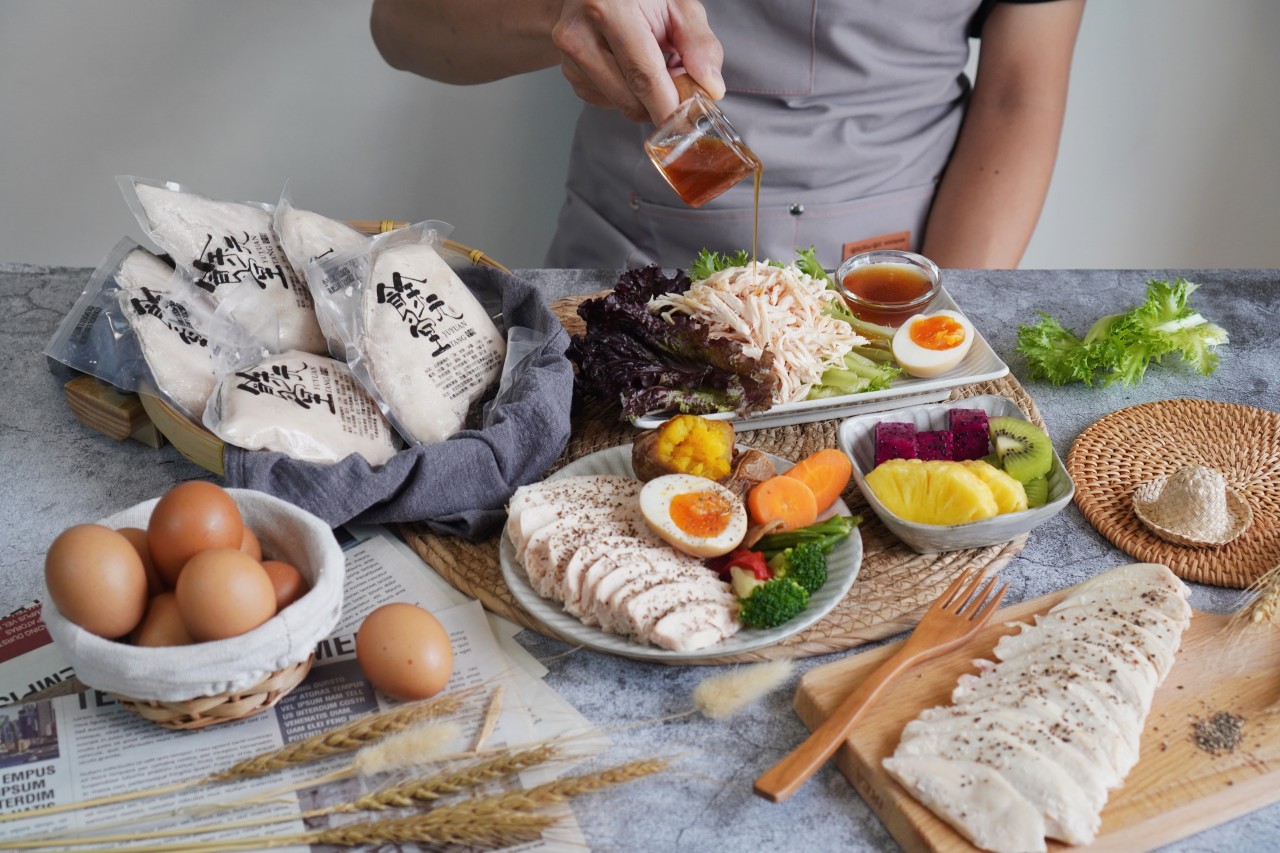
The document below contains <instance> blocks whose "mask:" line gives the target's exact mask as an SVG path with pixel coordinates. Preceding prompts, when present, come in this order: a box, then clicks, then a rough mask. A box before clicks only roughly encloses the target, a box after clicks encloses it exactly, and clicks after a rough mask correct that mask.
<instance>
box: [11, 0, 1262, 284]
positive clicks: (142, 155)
mask: <svg viewBox="0 0 1280 853" xmlns="http://www.w3.org/2000/svg"><path fill="white" fill-rule="evenodd" d="M513 2H515V0H513ZM1278 39H1280V3H1277V2H1276V0H1231V2H1229V3H1204V2H1201V0H1125V2H1114V0H1090V3H1089V5H1088V7H1087V9H1086V12H1085V17H1084V24H1083V28H1082V31H1081V35H1080V41H1079V44H1078V47H1077V50H1076V62H1075V70H1074V74H1073V77H1072V88H1071V98H1070V102H1069V106H1068V112H1067V125H1066V129H1065V132H1064V137H1063V143H1062V150H1061V154H1060V157H1059V162H1058V169H1057V172H1056V175H1055V179H1054V184H1053V188H1052V190H1051V192H1050V195H1049V199H1048V202H1047V204H1046V207H1045V211H1044V215H1043V217H1042V218H1041V222H1040V227H1039V230H1038V231H1037V234H1036V237H1035V239H1034V241H1033V242H1032V244H1031V247H1030V249H1029V251H1028V253H1027V256H1026V258H1025V259H1024V262H1023V266H1024V267H1138V268H1145V267H1154V268H1159V267H1214V266H1222V267H1280V239H1277V237H1280V234H1278V231H1280V227H1278V226H1280V168H1278V167H1277V161H1278V160H1280V50H1276V49H1275V45H1276V43H1277V40H1278ZM575 114H576V103H575V100H574V98H573V96H572V93H571V92H569V90H568V87H567V86H566V85H565V84H564V82H563V80H562V78H561V77H560V74H559V71H558V70H550V71H546V72H541V73H539V74H534V75H529V76H527V77H524V78H518V79H512V80H507V81H503V82H500V83H495V84H490V85H487V86H482V87H468V88H458V87H450V86H444V85H441V84H437V83H434V82H429V81H425V80H421V79H419V78H415V77H412V76H410V75H407V74H403V73H400V72H396V71H393V70H392V69H390V68H389V67H388V66H386V65H385V64H384V63H383V62H382V60H381V58H380V57H379V56H378V54H377V51H376V50H375V49H374V47H373V43H372V40H371V38H370V36H369V31H368V3H365V2H355V0H272V2H261V0H218V2H197V0H111V2H103V0H38V2H36V1H35V0H0V262H5V261H10V262H24V263H37V264H62V265H77V266H93V265H96V264H97V263H98V262H99V261H100V260H101V259H102V257H103V256H104V255H105V254H106V252H107V251H108V250H109V249H110V247H111V246H112V245H113V244H114V243H115V242H116V240H117V239H119V238H120V237H121V236H124V235H126V234H128V235H131V236H133V237H135V238H137V239H141V238H142V235H141V232H140V231H139V229H138V228H137V226H136V224H135V223H134V222H133V220H132V218H131V217H130V215H129V213H128V211H127V209H126V208H125V206H124V203H123V201H122V200H121V198H120V194H119V191H118V190H117V188H116V185H115V182H114V179H113V176H115V175H116V174H122V173H123V174H138V175H144V176H148V177H155V178H167V179H171V180H178V181H181V182H183V183H187V184H189V185H191V186H192V187H193V188H195V189H197V190H199V191H201V192H204V193H206V194H209V195H212V196H215V197H220V198H228V199H246V200H259V201H274V200H275V199H276V198H277V197H278V195H279V193H280V190H281V188H282V187H283V185H284V183H285V181H286V180H288V181H289V182H290V190H291V194H292V196H293V198H294V200H295V203H297V204H298V205H300V206H304V207H309V208H312V209H314V210H318V211H321V212H323V213H326V214H328V215H330V216H334V217H339V218H350V219H356V218H378V219H408V220H420V219H427V218H438V219H444V220H446V221H449V222H451V223H452V224H453V225H454V226H455V229H456V230H455V232H454V237H455V239H457V240H460V241H461V242H464V243H467V244H469V245H472V246H475V247H478V248H482V249H484V250H485V251H486V252H488V253H489V254H490V255H492V256H493V257H495V258H498V259H499V260H501V261H503V262H504V263H506V264H507V265H508V266H513V267H527V266H538V265H540V264H541V261H542V256H543V251H544V248H545V246H546V243H547V241H548V239H549V238H550V234H551V231H552V228H553V226H554V219H555V215H556V212H557V210H558V209H559V205H560V200H561V197H562V182H563V177H564V170H565V163H566V160H567V147H568V145H567V142H568V138H569V134H570V131H571V129H572V124H573V117H574V115H575Z"/></svg>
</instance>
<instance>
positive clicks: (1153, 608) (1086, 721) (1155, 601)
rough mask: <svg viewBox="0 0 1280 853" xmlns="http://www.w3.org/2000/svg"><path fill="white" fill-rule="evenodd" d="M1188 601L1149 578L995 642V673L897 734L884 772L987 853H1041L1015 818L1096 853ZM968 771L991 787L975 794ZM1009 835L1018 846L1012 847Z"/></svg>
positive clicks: (1164, 581) (1081, 601) (970, 680)
mask: <svg viewBox="0 0 1280 853" xmlns="http://www.w3.org/2000/svg"><path fill="white" fill-rule="evenodd" d="M1188 592H1189V591H1188V589H1187V587H1186V585H1185V584H1183V583H1182V582H1181V581H1180V580H1178V579H1177V578H1176V577H1175V576H1174V575H1173V573H1172V572H1170V571H1169V570H1168V569H1167V568H1165V567H1164V566H1159V565H1155V564H1138V565H1135V566H1126V567H1123V568H1121V569H1117V570H1115V571H1113V572H1109V573H1106V574H1104V575H1100V576H1098V577H1096V578H1093V579H1091V580H1090V581H1088V582H1086V583H1084V584H1082V585H1081V586H1080V587H1078V588H1077V589H1075V590H1073V591H1072V592H1071V593H1070V594H1069V595H1067V596H1066V597H1065V598H1064V599H1063V601H1062V602H1061V603H1059V604H1058V605H1056V606H1054V607H1053V608H1051V609H1050V611H1049V612H1048V613H1047V614H1045V615H1042V616H1041V617H1039V618H1038V619H1037V620H1036V623H1035V624H1034V625H1030V626H1024V627H1023V630H1022V631H1021V633H1016V634H1011V635H1008V636H1005V637H1003V638H1002V639H1001V640H1000V642H999V643H998V644H997V645H996V647H995V650H994V656H995V657H996V661H987V660H980V661H975V662H974V664H975V666H976V667H977V670H978V672H977V674H966V675H962V676H961V677H960V679H959V681H958V683H957V685H956V687H955V689H954V690H953V691H952V694H951V699H952V703H953V704H952V705H951V706H944V707H939V708H932V709H927V710H926V711H924V712H922V713H921V714H920V716H919V717H918V718H917V719H916V720H914V721H912V722H911V723H909V724H908V725H907V726H906V727H905V729H904V730H903V734H902V738H901V740H900V742H899V744H898V747H897V749H896V751H895V753H894V755H893V756H892V757H890V758H888V759H886V760H885V762H884V766H885V768H886V769H887V770H888V771H889V773H890V774H891V775H893V776H894V778H895V779H897V780H898V781H899V782H901V783H902V784H903V785H904V786H905V787H906V788H907V790H908V791H910V792H911V793H912V795H913V796H915V797H916V798H917V799H919V800H920V801H921V802H922V803H924V804H925V805H926V806H928V807H929V808H930V809H932V810H933V811H934V812H935V813H937V814H938V815H939V817H941V818H942V819H944V820H947V821H948V822H949V823H951V824H952V825H953V826H955V827H956V828H957V830H959V831H960V832H962V833H963V834H964V835H965V836H966V837H968V838H969V839H970V840H972V841H974V843H975V844H978V845H979V846H982V847H985V848H987V849H991V850H1001V851H1003V850H1037V849H1040V850H1042V849H1044V845H1043V837H1041V838H1036V839H1034V840H1033V839H1031V838H1029V837H1027V835H1026V833H1027V832H1035V831H1037V830H1036V829H1035V828H1034V821H1031V820H1028V819H1026V818H1025V815H1024V814H1023V811H1024V810H1023V806H1024V804H1025V805H1026V806H1028V807H1029V808H1031V809H1032V810H1033V811H1035V812H1036V813H1037V816H1038V817H1039V818H1040V819H1041V821H1042V824H1043V825H1042V827H1040V829H1039V831H1040V832H1042V833H1044V835H1047V836H1049V837H1051V838H1058V839H1061V840H1063V841H1067V842H1069V843H1072V844H1084V843H1088V842H1090V841H1092V840H1093V838H1094V837H1095V835H1096V833H1097V829H1098V826H1099V825H1100V814H1101V810H1102V808H1103V806H1104V805H1105V791H1106V789H1107V788H1111V787H1116V786H1117V785H1119V784H1120V783H1121V782H1122V781H1123V778H1124V775H1125V774H1126V773H1128V771H1129V770H1130V769H1131V768H1132V767H1133V765H1134V764H1135V763H1136V762H1137V758H1138V747H1139V742H1140V738H1141V733H1142V727H1143V725H1144V724H1145V722H1146V714H1147V712H1148V710H1149V709H1150V707H1151V701H1152V697H1153V696H1154V694H1155V691H1156V688H1157V687H1158V686H1159V684H1160V682H1161V681H1162V680H1163V679H1164V677H1165V676H1166V675H1167V674H1168V672H1169V670H1170V668H1171V667H1172V666H1173V656H1174V654H1175V653H1176V651H1177V648H1178V646H1179V644H1180V642H1181V634H1182V631H1183V630H1184V629H1185V627H1186V626H1187V625H1188V624H1189V623H1190V618H1191V609H1190V606H1189V605H1188V603H1187V600H1186V599H1187V595H1188ZM975 766H976V767H982V768H985V770H984V771H981V772H983V773H990V774H993V775H992V776H989V777H987V778H985V779H984V780H983V781H979V779H978V777H977V776H976V775H975V774H976V773H978V772H979V771H974V770H973V769H972V768H973V767H975ZM994 779H999V780H1000V781H1001V782H1003V783H1005V785H1006V786H1007V788H1008V789H1011V791H1012V794H1010V791H1009V790H1005V789H1003V788H1000V786H999V783H998V782H995V781H993V780H994ZM979 787H983V790H982V791H981V792H979V791H977V790H975V789H977V788H979ZM993 791H999V799H997V798H996V797H995V796H993V795H992V793H991V792H993ZM1013 795H1019V796H1021V797H1022V802H1020V801H1018V800H1017V799H1016V798H1015V799H1012V801H1010V799H1009V798H1010V797H1011V796H1013ZM1011 824H1016V826H1017V827H1019V828H1020V829H1019V831H1020V832H1023V833H1024V834H1022V835H1020V836H1018V837H1017V839H1016V840H1011V838H1010V836H1009V833H1010V832H1011V831H1012V830H1011V828H1010V825H1011ZM1027 827H1031V829H1029V830H1028V829H1027Z"/></svg>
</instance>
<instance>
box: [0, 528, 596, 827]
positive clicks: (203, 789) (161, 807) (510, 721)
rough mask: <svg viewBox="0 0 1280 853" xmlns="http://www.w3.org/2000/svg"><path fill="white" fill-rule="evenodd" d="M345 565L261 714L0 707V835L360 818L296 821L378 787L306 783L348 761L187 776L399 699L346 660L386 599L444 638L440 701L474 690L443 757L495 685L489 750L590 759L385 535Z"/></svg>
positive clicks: (527, 780) (470, 619)
mask: <svg viewBox="0 0 1280 853" xmlns="http://www.w3.org/2000/svg"><path fill="white" fill-rule="evenodd" d="M347 567H348V571H347V585H346V589H345V599H344V611H343V616H342V618H341V620H340V622H339V624H338V626H337V627H336V629H335V630H334V632H333V634H332V635H331V636H330V637H329V638H328V639H327V640H325V641H324V642H322V643H321V644H320V646H319V647H318V649H317V656H316V663H315V666H314V668H313V669H312V671H311V674H310V675H309V676H308V678H307V679H306V680H305V681H304V682H303V683H302V684H301V685H299V686H298V687H297V688H295V689H294V690H293V691H292V692H290V693H289V694H288V695H286V696H285V697H284V698H283V699H281V701H280V702H279V703H278V704H277V705H276V706H275V707H274V708H272V709H271V710H269V711H266V712H263V713H260V714H257V715H255V716H253V717H250V718H248V719H245V720H240V721H236V722H231V723H220V724H218V725H214V726H209V727H207V728H204V729H199V730H196V731H189V732H175V731H171V730H168V729H164V728H161V727H159V726H157V725H155V724H153V723H150V722H148V721H145V720H143V719H141V718H140V717H138V716H136V715H135V714H133V713H131V712H129V711H128V710H126V709H125V708H124V707H122V706H121V705H119V704H118V703H116V702H115V701H114V700H113V699H112V698H111V697H109V696H107V695H106V694H103V693H100V692H98V691H94V690H90V691H87V692H84V693H80V694H78V695H73V696H61V697H57V698H53V699H46V700H42V701H37V702H30V703H25V704H20V705H15V706H10V707H6V708H2V709H0V839H8V840H15V839H18V838H30V837H33V836H49V835H54V834H61V833H69V832H75V833H80V834H81V835H84V834H86V833H87V834H88V835H90V836H93V837H99V836H105V837H110V836H111V835H113V834H115V833H120V832H123V831H126V830H127V831H129V832H136V831H139V828H145V829H147V830H152V829H163V828H166V827H170V826H177V825H181V826H183V828H184V832H190V830H191V828H192V815H191V814H190V811H191V809H192V808H193V807H195V806H200V807H205V808H213V807H214V805H215V804H217V803H224V804H225V803H228V802H230V803H239V804H241V805H240V806H239V807H237V808H235V810H234V812H231V811H228V812H227V814H233V815H234V820H235V821H236V822H237V823H243V822H246V821H260V822H262V823H261V825H259V826H253V827H244V828H243V829H238V830H234V831H222V832H218V833H213V834H210V835H208V836H205V837H207V838H208V839H209V840H219V841H221V840H226V841H227V842H228V843H231V840H232V839H258V838H262V837H264V836H266V835H271V836H281V835H293V834H296V833H301V832H304V831H307V830H311V829H321V828H324V827H325V826H336V825H341V824H342V823H347V822H351V821H353V820H365V819H368V817H367V815H366V816H362V815H355V816H342V817H340V816H337V815H318V816H315V817H311V818H308V819H307V820H306V821H305V823H304V821H303V820H301V819H300V818H299V814H300V812H301V811H302V810H307V811H317V810H323V809H325V808H327V807H330V806H332V805H333V804H334V803H336V802H339V801H343V802H345V801H348V800H351V799H354V798H355V797H358V796H360V795H361V794H363V793H365V792H367V791H369V790H372V789H373V787H376V785H378V784H384V783H385V780H379V779H373V780H369V781H364V780H360V779H358V778H356V779H351V780H348V781H345V782H339V783H337V784H326V785H323V786H314V785H309V783H310V782H311V781H312V780H314V779H316V778H317V777H319V776H320V775H322V774H328V773H333V772H335V771H338V770H342V769H344V768H347V767H349V766H350V762H351V756H350V755H347V756H339V757H335V758H330V759H325V760H323V761H320V762H314V763H312V764H309V765H304V766H297V767H292V768H289V769H287V770H285V771H283V772H280V773H275V774H271V775H267V776H262V777H259V778H256V779H251V780H244V781H237V782H235V783H232V784H194V785H193V784H192V780H196V779H199V778H201V777H202V776H203V775H204V774H207V773H210V772H214V771H217V770H220V769H225V768H227V767H229V766H231V765H233V764H235V763H236V762H237V761H240V760H243V759H245V758H249V757H252V756H255V755H258V754H261V753H263V752H266V751H269V750H272V749H276V748H278V747H280V746H282V745H284V744H288V743H295V742H297V741H300V740H302V739H304V738H307V737H310V736H312V735H316V734H319V733H322V732H325V731H327V730H329V729H331V728H332V727H334V726H336V725H340V724H342V723H345V722H348V721H351V720H355V719H357V718H360V717H363V716H366V715H367V714H369V713H372V712H375V711H379V710H385V709H387V708H390V707H393V706H394V705H395V704H397V703H396V702H395V701H394V700H391V699H389V698H387V697H385V696H383V695H382V694H380V693H378V692H376V691H375V690H374V689H373V688H372V686H371V685H370V684H369V683H368V681H367V680H366V679H365V678H364V676H363V674H362V673H361V671H360V669H359V666H358V664H357V663H356V660H355V631H356V629H357V628H358V626H359V624H360V622H361V621H362V620H363V618H364V616H365V615H367V613H368V612H370V611H371V610H372V609H374V608H375V607H376V606H378V605H380V604H383V603H386V602H388V601H410V602H413V603H416V604H419V605H420V606H424V607H426V608H427V609H429V610H432V611H433V612H434V614H435V615H436V617H437V618H438V619H439V620H440V622H441V624H442V625H443V626H444V628H445V630H446V631H447V632H448V634H449V637H450V641H451V642H452V644H453V648H454V673H453V676H452V678H451V679H450V682H449V685H448V687H447V688H446V691H445V692H446V693H453V692H458V691H464V690H467V689H468V688H477V689H476V690H475V694H474V696H473V697H472V698H469V699H468V700H467V702H466V703H465V712H464V713H462V714H460V715H458V716H456V717H455V718H453V722H455V723H456V724H457V725H458V726H459V728H460V736H459V737H458V743H457V744H456V745H453V746H451V749H452V750H454V751H463V750H467V749H470V748H472V746H473V744H474V742H475V740H476V737H477V734H478V731H479V729H480V727H481V721H482V720H483V718H484V716H485V713H486V710H487V708H488V707H489V704H490V702H491V701H492V700H491V697H492V695H493V692H494V688H496V687H498V686H501V687H502V695H503V701H502V702H501V713H500V714H499V715H498V717H497V720H496V724H495V725H494V727H493V729H492V732H491V734H489V736H488V739H487V741H486V744H487V746H488V747H502V746H509V745H519V744H524V743H530V742H534V741H541V740H545V739H548V738H551V737H557V736H567V737H570V738H572V739H573V743H574V752H575V754H580V755H587V754H592V753H593V752H594V751H597V750H599V749H603V748H605V747H607V745H608V741H607V739H605V738H603V736H602V735H600V733H599V732H598V731H596V730H594V729H593V728H592V727H591V726H590V725H589V724H588V723H587V722H586V720H585V719H584V718H582V717H581V716H580V715H579V714H578V713H577V712H576V711H575V710H574V709H573V708H572V707H571V706H569V705H568V703H566V702H564V701H563V700H562V699H561V698H560V697H559V696H558V695H556V694H555V693H554V691H551V690H550V688H548V687H546V685H545V684H543V683H542V682H541V681H540V680H539V679H538V678H537V677H536V675H534V674H531V672H530V671H529V670H527V669H525V668H523V667H522V666H520V665H519V664H518V662H516V661H513V659H512V658H511V657H510V656H508V655H507V654H506V653H505V652H504V651H503V648H502V647H501V646H500V645H499V638H498V637H497V636H495V634H494V632H493V630H492V628H491V625H490V621H489V619H488V617H487V614H485V612H484V611H483V609H482V608H481V607H480V605H479V603H478V602H474V601H468V602H467V603H463V604H454V603H453V602H454V598H453V597H451V596H442V595H441V594H440V593H441V590H440V589H438V588H437V587H436V586H435V584H433V583H432V581H430V580H429V579H428V575H429V572H428V571H426V570H424V567H423V564H422V562H421V561H420V560H418V559H417V557H416V556H412V552H409V554H405V553H404V552H402V551H400V550H398V549H397V548H396V547H395V546H394V544H393V543H392V541H391V540H390V537H386V536H373V537H370V538H369V539H366V540H364V541H358V542H355V543H353V544H351V545H349V547H348V550H347ZM436 581H437V582H439V579H438V578H437V579H436ZM506 639H507V640H509V639H510V637H509V636H508V637H506ZM49 648H53V647H52V645H49ZM521 651H523V650H521ZM525 657H528V656H527V654H526V655H525ZM529 660H532V658H529ZM534 664H535V666H534V667H533V673H538V672H539V669H540V665H537V664H536V661H534ZM542 671H545V670H542ZM0 676H3V678H4V680H3V681H0V684H11V683H13V682H12V681H11V680H10V679H9V674H8V671H7V670H3V669H0ZM564 769H565V768H564V767H563V766H561V767H552V768H538V769H537V771H529V772H526V773H525V774H522V776H521V779H520V780H519V782H518V783H517V782H512V783H511V784H513V785H516V784H524V785H526V786H527V785H530V784H537V783H539V782H541V781H545V780H546V779H548V778H551V777H553V776H554V775H558V774H559V773H562V772H564ZM159 787H168V788H171V790H169V791H168V792H166V793H161V794H156V795H153V796H148V797H146V798H144V799H123V800H120V801H117V802H111V803H110V804H105V805H102V806H97V807H90V808H85V807H75V808H71V809H69V810H66V811H53V810H51V809H57V808H59V807H62V808H67V807H68V806H71V805H73V804H81V803H84V802H85V801H93V800H95V799H98V798H118V797H119V796H120V795H121V794H127V792H131V791H139V790H143V789H148V790H150V789H154V788H159ZM282 791H287V795H286V796H284V797H280V796H276V797H273V798H272V799H273V802H272V803H270V804H266V805H256V806H253V807H247V806H245V805H243V801H244V800H245V799H246V798H249V797H254V796H261V795H264V794H268V793H276V794H278V793H280V792H282ZM28 810H41V813H40V814H36V815H33V816H28V817H26V818H23V819H17V820H14V819H10V818H8V817H7V816H9V815H11V814H13V813H16V812H25V811H28ZM179 810H182V811H181V812H179ZM230 820H231V818H225V817H224V818H222V819H218V818H216V817H210V818H204V819H202V821H201V822H202V823H208V824H211V825H215V826H217V825H225V824H226V823H228V822H229V821H230ZM0 846H3V845H2V843H0ZM562 848H563V849H577V850H582V849H584V848H585V842H584V840H583V838H582V836H581V833H580V830H578V828H577V826H576V824H575V823H574V822H573V821H572V820H571V819H570V820H568V821H566V822H565V823H564V824H563V825H562V826H559V827H557V830H556V834H555V838H554V839H548V840H547V841H544V842H540V843H535V844H532V845H524V846H522V847H521V848H519V849H521V850H531V851H532V850H552V849H562ZM288 849H299V850H305V849H307V848H306V847H297V848H288ZM312 849H313V850H320V849H326V848H321V847H319V846H314V847H313V848H312Z"/></svg>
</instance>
